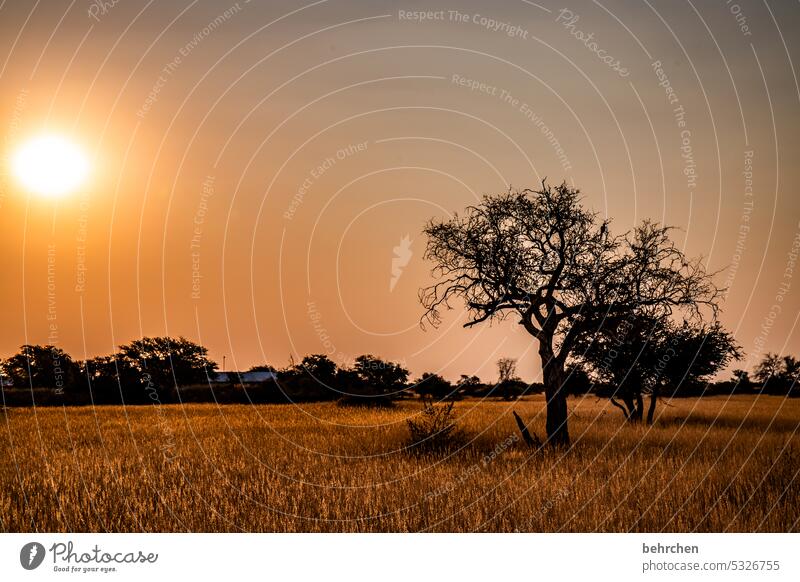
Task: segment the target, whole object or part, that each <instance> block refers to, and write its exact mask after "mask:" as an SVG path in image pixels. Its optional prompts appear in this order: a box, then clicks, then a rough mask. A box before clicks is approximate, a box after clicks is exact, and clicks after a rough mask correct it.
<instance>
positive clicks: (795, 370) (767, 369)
mask: <svg viewBox="0 0 800 582" xmlns="http://www.w3.org/2000/svg"><path fill="white" fill-rule="evenodd" d="M754 376H755V378H756V380H758V382H759V383H761V385H762V388H761V390H762V391H763V392H766V393H768V394H782V395H790V396H792V395H795V394H796V393H797V381H798V379H800V360H797V359H796V358H794V357H793V356H783V357H781V356H780V355H778V354H773V353H767V354H766V355H765V356H764V358H763V359H762V360H761V362H759V363H758V365H757V366H756V369H755V373H754Z"/></svg>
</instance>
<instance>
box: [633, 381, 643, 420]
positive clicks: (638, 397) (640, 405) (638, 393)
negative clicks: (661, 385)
mask: <svg viewBox="0 0 800 582" xmlns="http://www.w3.org/2000/svg"><path fill="white" fill-rule="evenodd" d="M634 416H635V418H634V419H633V420H634V422H642V417H643V416H644V399H643V398H642V391H641V389H638V390H637V391H636V413H635V415H634Z"/></svg>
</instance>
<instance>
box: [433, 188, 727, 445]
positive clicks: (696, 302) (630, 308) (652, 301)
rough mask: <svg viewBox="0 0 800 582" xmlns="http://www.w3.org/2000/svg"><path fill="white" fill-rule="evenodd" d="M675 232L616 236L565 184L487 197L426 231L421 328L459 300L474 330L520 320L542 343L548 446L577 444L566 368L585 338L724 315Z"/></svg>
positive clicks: (658, 229) (654, 228)
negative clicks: (620, 322)
mask: <svg viewBox="0 0 800 582" xmlns="http://www.w3.org/2000/svg"><path fill="white" fill-rule="evenodd" d="M669 233H670V228H668V227H662V226H659V225H657V224H656V223H653V222H650V221H645V222H643V223H642V224H641V225H640V226H638V227H636V228H635V229H634V230H633V231H632V232H628V233H625V234H622V235H617V236H612V235H611V234H610V232H609V221H608V220H600V219H599V217H598V215H597V214H596V213H594V212H591V211H589V210H586V209H585V208H584V207H583V206H582V204H581V199H580V194H579V191H578V190H576V189H573V188H571V187H569V186H567V185H566V184H565V183H563V184H561V185H560V186H556V187H551V186H549V185H548V184H547V183H546V182H545V181H543V182H542V186H541V189H539V190H529V189H525V190H522V191H513V190H509V191H508V192H506V193H503V194H500V195H495V196H485V197H484V198H483V200H482V202H481V203H480V204H478V205H476V206H470V207H468V208H467V210H466V211H465V213H464V214H463V215H455V216H454V217H453V218H452V219H449V220H432V221H430V222H428V224H427V225H426V226H425V234H426V235H427V239H428V240H427V247H426V251H425V257H426V258H427V259H428V260H430V261H432V262H433V263H434V268H433V272H432V275H433V277H434V279H435V280H436V282H435V283H434V284H433V285H431V286H430V287H427V288H425V289H422V290H421V291H420V300H421V302H422V304H423V306H424V307H425V309H426V311H425V314H424V315H423V319H422V323H423V325H424V323H425V322H428V323H430V324H431V325H433V326H437V325H438V324H439V323H440V321H441V312H442V310H443V309H450V308H452V305H451V304H452V302H453V300H456V299H458V300H459V301H463V302H464V304H465V305H466V308H467V312H468V316H469V321H467V323H466V324H465V326H466V327H470V326H474V325H477V324H479V323H482V322H485V321H487V320H493V319H500V320H501V319H503V318H505V317H506V316H508V315H509V314H511V313H514V314H516V315H517V316H518V317H519V323H520V324H521V325H522V326H523V327H524V328H525V330H526V331H527V332H528V333H529V334H530V335H531V336H533V337H534V338H535V339H536V340H537V341H538V344H539V346H538V348H539V357H540V358H541V361H542V370H543V376H544V387H545V397H546V401H547V421H546V425H547V436H548V441H549V442H550V443H551V444H552V445H555V446H559V445H563V446H568V445H569V431H568V428H567V416H568V415H567V400H566V390H564V386H563V384H564V366H565V362H566V360H567V358H568V357H569V355H570V354H571V353H572V350H573V348H574V346H575V343H576V341H577V340H578V339H580V337H582V336H584V335H586V334H590V333H591V332H593V331H596V330H597V329H598V328H599V327H600V326H601V325H602V324H603V323H604V322H606V321H607V320H608V319H609V318H619V317H621V316H624V315H625V314H629V313H635V312H647V313H649V314H650V315H651V316H653V317H664V316H667V315H669V314H671V313H672V312H673V311H674V310H683V311H685V312H686V313H687V316H691V317H696V318H701V317H702V312H703V311H704V308H705V307H707V308H709V309H710V310H711V311H712V312H714V313H716V310H717V300H718V298H719V297H720V294H721V290H720V289H718V288H717V287H716V286H715V285H714V284H713V283H712V280H711V276H710V275H709V274H707V273H706V271H705V269H704V267H703V264H702V262H701V261H700V260H699V259H698V260H689V259H687V258H686V256H685V255H684V253H683V252H682V251H681V250H680V249H679V248H678V247H676V246H675V244H674V243H673V242H672V241H671V240H670V238H669Z"/></svg>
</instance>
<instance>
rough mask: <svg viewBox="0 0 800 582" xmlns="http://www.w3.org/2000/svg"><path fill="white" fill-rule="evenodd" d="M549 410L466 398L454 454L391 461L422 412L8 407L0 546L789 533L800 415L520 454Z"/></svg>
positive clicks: (702, 424) (769, 406)
mask: <svg viewBox="0 0 800 582" xmlns="http://www.w3.org/2000/svg"><path fill="white" fill-rule="evenodd" d="M543 406H544V402H543V399H542V398H541V397H530V399H526V400H524V401H520V402H514V403H506V402H486V401H477V400H475V401H470V400H466V401H463V402H460V403H458V404H457V405H456V411H457V413H458V415H459V419H460V420H459V425H460V426H461V427H462V428H463V430H464V431H465V433H466V435H467V437H468V439H467V442H466V443H465V445H464V446H463V447H462V448H461V449H460V450H458V451H457V452H454V453H452V454H450V455H438V456H430V455H428V456H424V455H422V456H421V455H416V454H411V453H409V452H408V451H404V450H403V447H404V445H405V442H406V439H407V435H408V431H407V427H406V424H405V419H406V418H408V417H409V416H410V415H414V414H417V413H418V412H419V410H420V404H419V403H416V402H404V403H402V404H400V405H398V406H397V407H396V408H394V409H389V410H366V409H351V408H342V407H337V406H336V405H334V404H310V405H305V406H297V407H292V406H287V405H263V406H262V405H259V406H238V405H226V406H219V407H217V406H215V405H188V406H184V407H182V406H145V407H129V408H127V409H124V408H122V407H104V408H98V409H96V410H92V409H91V408H67V409H63V408H38V409H8V410H6V411H5V413H4V414H3V415H2V423H3V424H2V428H0V520H2V521H0V528H2V529H3V530H4V531H31V530H40V531H114V532H120V531H126V532H127V531H280V532H294V531H348V532H349V531H399V532H406V531H515V530H519V531H646V532H652V531H662V530H666V531H715V532H717V531H748V532H749V531H778V532H785V531H798V530H800V523H799V522H798V520H800V479H798V471H800V436H798V432H797V431H798V428H800V399H795V400H784V399H781V398H777V397H766V396H762V397H758V398H755V397H745V396H742V397H733V398H730V399H728V398H724V397H712V398H704V399H702V400H694V399H685V400H675V401H673V402H672V403H671V404H670V405H669V406H666V407H664V406H663V405H662V407H661V409H660V410H661V413H662V415H661V417H660V418H659V420H658V422H657V425H656V426H655V427H653V428H652V429H648V428H647V427H633V426H629V425H626V424H624V423H623V422H622V421H621V415H620V413H619V411H617V410H615V409H613V408H609V406H608V404H607V402H606V401H598V400H596V399H595V398H594V397H588V398H585V399H583V400H571V401H570V407H571V411H572V417H571V433H572V437H573V441H574V446H573V447H572V449H571V450H569V451H568V452H566V453H563V452H554V451H544V452H541V451H540V452H533V451H532V450H530V449H528V448H527V447H525V446H524V444H523V443H522V442H521V440H520V439H519V438H518V436H517V435H518V433H517V430H516V426H515V424H514V420H513V418H512V416H511V410H512V408H513V409H514V410H516V411H517V412H518V413H520V414H521V415H522V416H523V418H525V419H526V420H528V421H532V426H533V427H534V428H535V430H536V432H538V434H539V435H540V436H542V427H543V425H544V418H543Z"/></svg>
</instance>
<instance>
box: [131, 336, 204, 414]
mask: <svg viewBox="0 0 800 582" xmlns="http://www.w3.org/2000/svg"><path fill="white" fill-rule="evenodd" d="M117 358H118V359H119V360H121V362H122V364H123V365H124V366H126V367H130V369H132V370H134V371H135V372H136V373H137V374H138V376H139V381H140V383H141V384H142V385H143V386H144V387H145V388H146V389H149V390H155V391H156V393H157V394H158V397H159V398H160V399H163V400H166V401H169V400H173V399H174V397H175V395H176V393H177V388H178V387H180V386H186V385H189V384H200V383H204V382H207V381H208V374H209V373H211V372H213V371H214V370H216V369H217V364H216V363H215V362H213V361H211V360H210V359H209V358H208V349H206V348H205V347H203V346H201V345H199V344H196V343H194V342H193V341H191V340H188V339H186V338H184V337H179V338H172V337H144V338H142V339H138V340H134V341H132V342H131V343H129V344H126V345H124V346H120V348H119V354H118V355H117Z"/></svg>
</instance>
